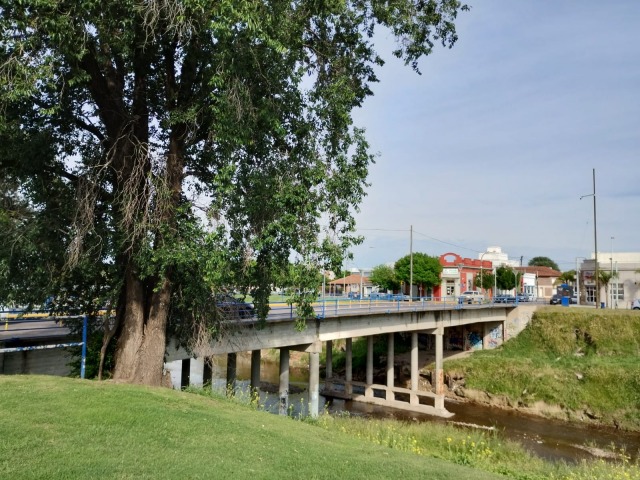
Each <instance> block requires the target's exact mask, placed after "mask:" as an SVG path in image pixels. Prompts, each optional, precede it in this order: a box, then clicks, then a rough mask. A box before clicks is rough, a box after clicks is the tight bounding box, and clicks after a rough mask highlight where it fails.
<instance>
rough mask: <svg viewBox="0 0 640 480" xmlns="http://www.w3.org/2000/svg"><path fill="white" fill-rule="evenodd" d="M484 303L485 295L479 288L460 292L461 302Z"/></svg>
mask: <svg viewBox="0 0 640 480" xmlns="http://www.w3.org/2000/svg"><path fill="white" fill-rule="evenodd" d="M465 302H466V303H482V302H484V295H483V294H482V292H479V291H478V290H467V291H466V292H462V293H461V294H460V303H465Z"/></svg>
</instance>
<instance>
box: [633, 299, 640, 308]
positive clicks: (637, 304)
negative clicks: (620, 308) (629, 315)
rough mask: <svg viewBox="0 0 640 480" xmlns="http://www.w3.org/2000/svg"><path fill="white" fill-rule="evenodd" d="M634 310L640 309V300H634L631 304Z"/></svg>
mask: <svg viewBox="0 0 640 480" xmlns="http://www.w3.org/2000/svg"><path fill="white" fill-rule="evenodd" d="M631 309H632V310H640V300H634V301H633V303H632V304H631Z"/></svg>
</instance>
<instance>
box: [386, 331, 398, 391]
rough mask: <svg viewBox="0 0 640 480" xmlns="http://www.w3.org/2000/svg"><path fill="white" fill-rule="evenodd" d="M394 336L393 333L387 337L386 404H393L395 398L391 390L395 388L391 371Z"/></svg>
mask: <svg viewBox="0 0 640 480" xmlns="http://www.w3.org/2000/svg"><path fill="white" fill-rule="evenodd" d="M393 340H394V336H393V333H389V334H388V336H387V395H386V400H387V401H388V402H393V401H394V400H395V398H396V396H395V394H394V393H393V390H392V388H393V387H394V386H395V378H394V376H395V375H394V371H393V363H394V358H393V355H394V352H395V347H394V345H393Z"/></svg>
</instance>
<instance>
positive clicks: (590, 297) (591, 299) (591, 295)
mask: <svg viewBox="0 0 640 480" xmlns="http://www.w3.org/2000/svg"><path fill="white" fill-rule="evenodd" d="M586 290H587V292H586V297H587V302H588V303H595V301H596V287H594V286H593V285H587V288H586Z"/></svg>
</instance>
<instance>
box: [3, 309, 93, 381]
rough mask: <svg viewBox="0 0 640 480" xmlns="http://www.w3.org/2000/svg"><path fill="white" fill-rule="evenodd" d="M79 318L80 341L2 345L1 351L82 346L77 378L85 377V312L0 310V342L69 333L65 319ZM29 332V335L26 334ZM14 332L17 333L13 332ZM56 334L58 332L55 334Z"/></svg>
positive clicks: (10, 351) (86, 318)
mask: <svg viewBox="0 0 640 480" xmlns="http://www.w3.org/2000/svg"><path fill="white" fill-rule="evenodd" d="M69 319H82V341H81V342H65V343H52V344H48V345H26V346H20V347H2V348H0V353H13V352H28V351H32V350H48V349H52V348H68V347H82V353H81V355H82V357H81V361H80V378H85V370H86V363H87V327H88V317H87V315H60V316H57V315H56V316H52V315H50V314H49V313H47V312H38V311H34V312H29V313H22V312H16V311H15V310H11V311H0V321H2V324H3V329H2V330H0V343H4V342H6V341H11V340H23V339H24V340H32V341H33V340H36V339H38V338H40V339H42V340H46V339H47V338H51V337H58V336H66V335H69V333H70V330H69V328H68V327H66V326H65V325H64V323H65V320H69ZM29 333H30V334H31V335H28V334H29ZM15 334H17V335H15ZM56 334H58V335H56Z"/></svg>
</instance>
